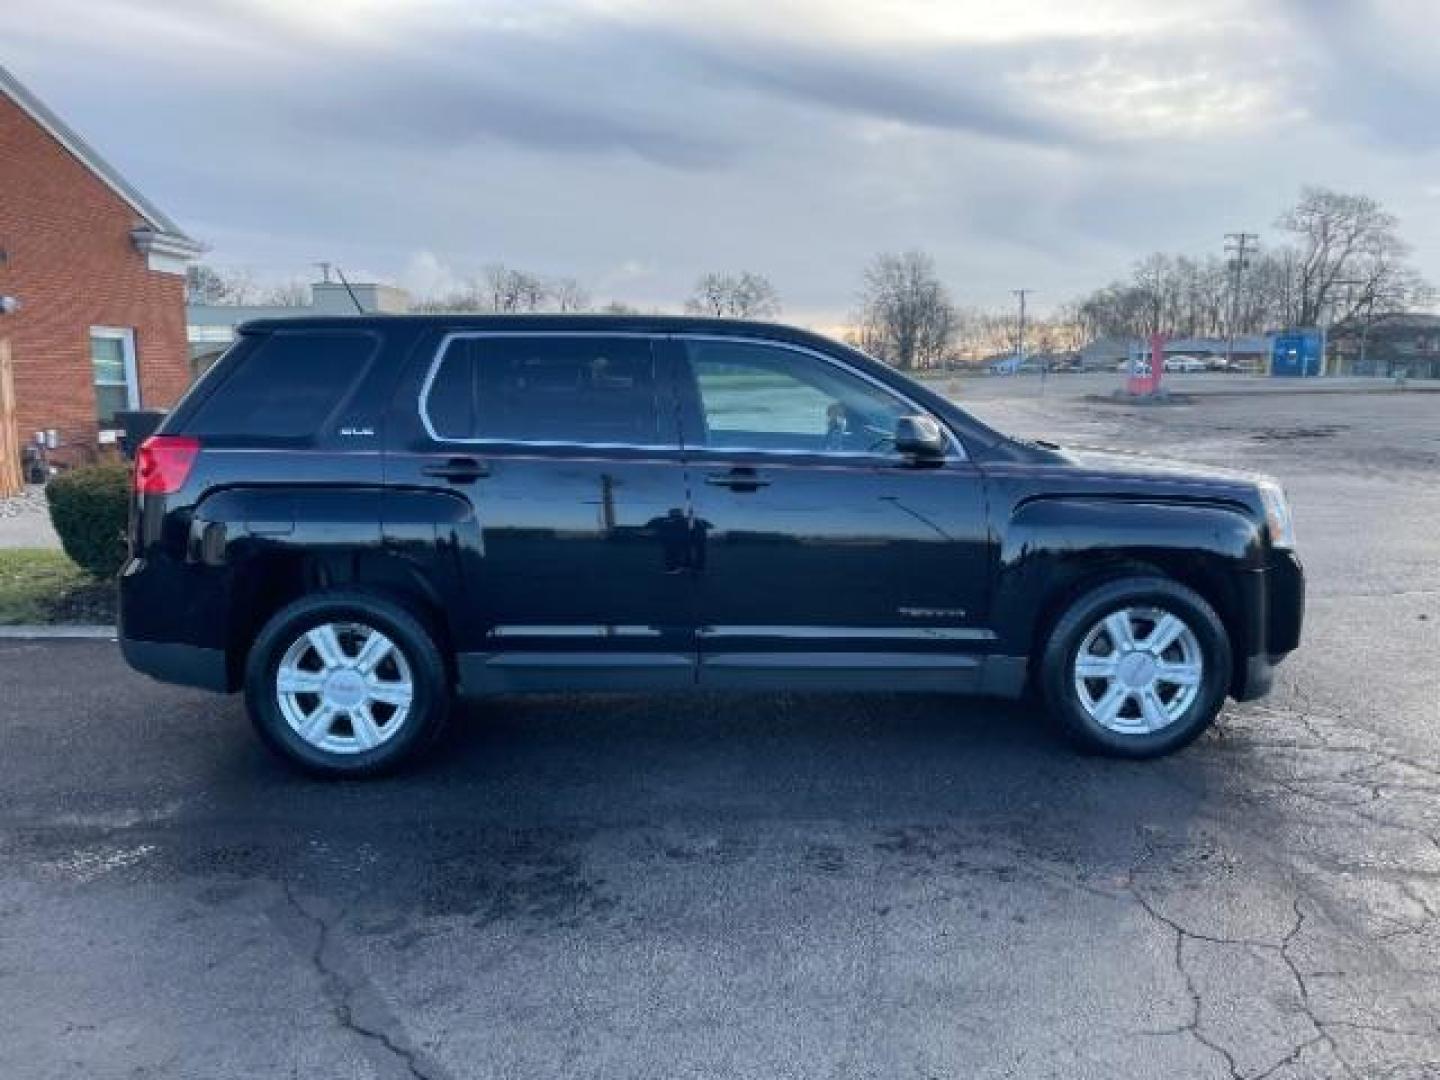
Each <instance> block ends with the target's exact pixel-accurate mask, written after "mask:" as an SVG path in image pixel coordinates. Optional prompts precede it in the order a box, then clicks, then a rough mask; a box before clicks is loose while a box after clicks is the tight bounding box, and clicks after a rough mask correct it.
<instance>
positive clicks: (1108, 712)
mask: <svg viewBox="0 0 1440 1080" xmlns="http://www.w3.org/2000/svg"><path fill="white" fill-rule="evenodd" d="M1074 669H1075V670H1074V677H1075V693H1076V695H1077V696H1078V697H1079V699H1080V705H1081V707H1082V708H1083V709H1084V710H1085V711H1086V712H1087V713H1088V714H1089V715H1090V717H1091V719H1093V720H1094V721H1095V722H1096V723H1097V724H1099V725H1100V726H1101V727H1104V728H1107V729H1109V730H1110V731H1114V732H1117V733H1119V734H1121V735H1148V734H1150V733H1152V732H1156V731H1160V730H1161V729H1163V728H1167V727H1169V726H1170V725H1171V724H1173V723H1175V721H1177V720H1179V719H1180V717H1181V716H1183V715H1184V714H1185V710H1186V709H1188V708H1189V707H1190V705H1191V703H1192V702H1193V701H1194V700H1195V698H1196V696H1197V695H1198V694H1199V693H1200V684H1201V681H1202V679H1203V677H1204V674H1205V660H1204V656H1203V655H1202V654H1201V652H1200V642H1199V641H1198V640H1197V639H1196V637H1195V632H1194V631H1193V630H1191V629H1190V627H1189V626H1187V625H1186V623H1185V621H1184V620H1183V619H1181V618H1180V617H1179V616H1178V615H1173V614H1171V613H1170V612H1168V611H1161V610H1160V609H1159V608H1151V607H1128V608H1121V609H1120V610H1119V611H1115V612H1111V613H1110V614H1109V615H1106V616H1105V618H1103V619H1101V620H1100V621H1099V622H1097V623H1096V624H1095V625H1094V626H1093V627H1091V628H1090V631H1089V633H1087V634H1086V635H1085V637H1084V639H1083V640H1082V641H1081V642H1080V648H1079V650H1078V651H1077V652H1076V653H1075V662H1074Z"/></svg>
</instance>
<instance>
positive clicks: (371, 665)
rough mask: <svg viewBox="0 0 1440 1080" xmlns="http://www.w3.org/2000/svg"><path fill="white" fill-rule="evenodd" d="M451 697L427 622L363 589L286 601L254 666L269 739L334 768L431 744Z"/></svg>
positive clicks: (365, 765)
mask: <svg viewBox="0 0 1440 1080" xmlns="http://www.w3.org/2000/svg"><path fill="white" fill-rule="evenodd" d="M449 696H450V695H449V686H448V682H447V679H446V674H445V665H444V662H443V660H442V658H441V656H440V652H439V650H438V649H437V648H436V645H435V642H434V640H433V638H432V636H431V634H430V633H429V632H428V631H427V630H426V628H425V627H424V625H423V624H422V623H421V622H420V621H419V620H418V619H416V618H415V617H414V616H413V615H412V614H411V613H410V612H409V611H407V610H406V609H405V608H403V607H401V606H400V605H398V604H396V603H393V602H392V601H390V600H388V599H385V598H383V597H379V596H371V595H368V594H364V593H350V592H338V591H337V592H327V593H318V594H314V595H311V596H306V597H302V598H301V599H299V600H296V601H294V602H293V603H291V604H289V605H287V606H286V607H284V608H282V609H281V610H280V611H278V612H277V613H276V614H275V615H274V616H273V617H272V618H271V619H270V620H269V621H268V622H267V623H266V624H265V626H264V627H263V628H262V629H261V631H260V633H259V635H258V636H257V637H256V639H255V643H254V645H253V647H252V648H251V651H250V656H249V660H248V663H247V667H246V677H245V699H246V705H247V708H248V710H249V712H250V718H251V720H252V721H253V722H254V724H255V727H256V730H257V731H258V732H259V734H260V736H261V738H262V739H263V740H264V742H265V744H266V745H267V746H269V747H270V748H271V749H272V750H274V751H276V752H277V753H278V754H279V755H280V756H281V757H283V758H284V759H286V760H287V761H288V762H290V763H291V764H293V765H297V766H299V767H300V768H302V769H305V770H307V771H309V772H312V773H317V774H321V775H326V776H370V775H374V774H377V773H382V772H386V771H389V770H391V769H393V768H395V767H396V766H398V765H399V764H401V762H403V761H404V760H406V759H408V758H410V757H411V756H413V755H414V754H416V753H417V752H419V751H420V750H423V749H424V748H425V747H426V746H428V745H429V744H430V743H431V742H433V740H434V739H435V737H436V736H437V735H438V734H439V732H440V729H441V728H442V727H443V725H444V722H445V716H446V713H447V711H448V707H449Z"/></svg>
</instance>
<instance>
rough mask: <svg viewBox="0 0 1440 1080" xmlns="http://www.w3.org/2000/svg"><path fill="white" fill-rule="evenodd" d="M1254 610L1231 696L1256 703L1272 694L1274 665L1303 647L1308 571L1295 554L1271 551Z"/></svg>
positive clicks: (1253, 605)
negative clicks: (1301, 637) (1301, 643)
mask: <svg viewBox="0 0 1440 1080" xmlns="http://www.w3.org/2000/svg"><path fill="white" fill-rule="evenodd" d="M1257 576H1258V577H1259V578H1260V579H1261V580H1262V581H1263V586H1262V587H1261V588H1260V589H1258V590H1257V595H1256V596H1255V597H1254V599H1253V601H1252V604H1251V607H1252V612H1251V619H1250V631H1251V632H1250V634H1249V635H1248V637H1249V641H1248V652H1247V655H1245V656H1244V657H1243V659H1242V660H1241V662H1239V663H1237V664H1236V665H1235V668H1236V670H1235V684H1234V686H1232V687H1231V691H1230V695H1231V697H1233V698H1234V699H1235V700H1236V701H1253V700H1255V699H1256V698H1259V697H1264V696H1265V695H1266V694H1268V693H1269V692H1270V688H1271V687H1272V686H1273V685H1274V682H1275V665H1276V664H1278V663H1280V662H1281V661H1282V660H1284V659H1285V657H1287V656H1289V655H1290V653H1292V652H1294V651H1295V649H1296V648H1297V647H1298V646H1299V644H1300V632H1301V628H1302V626H1303V625H1304V622H1305V569H1304V567H1303V566H1301V565H1300V559H1299V557H1298V556H1297V555H1296V554H1295V553H1294V552H1293V551H1272V552H1271V553H1270V559H1269V563H1268V565H1267V567H1266V569H1265V572H1264V573H1263V574H1259V575H1257Z"/></svg>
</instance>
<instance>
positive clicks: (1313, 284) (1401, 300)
mask: <svg viewBox="0 0 1440 1080" xmlns="http://www.w3.org/2000/svg"><path fill="white" fill-rule="evenodd" d="M1275 224H1276V225H1277V226H1278V227H1279V228H1282V229H1284V230H1285V231H1286V232H1288V233H1290V234H1291V235H1292V236H1294V237H1295V239H1296V242H1295V260H1294V280H1293V282H1292V291H1291V297H1290V307H1291V309H1292V310H1291V314H1292V315H1293V319H1292V320H1291V321H1293V323H1294V324H1295V325H1298V326H1314V325H1317V324H1318V323H1319V322H1320V321H1321V320H1322V318H1323V316H1324V315H1325V313H1326V312H1327V311H1329V312H1331V314H1332V315H1338V316H1339V317H1340V318H1345V317H1348V316H1349V315H1351V314H1354V313H1355V312H1356V311H1358V310H1360V309H1361V308H1364V307H1375V306H1380V307H1400V306H1404V305H1405V304H1406V303H1408V301H1409V298H1410V295H1411V293H1412V292H1414V290H1415V288H1416V287H1417V285H1418V284H1419V281H1418V278H1417V276H1416V275H1415V273H1414V271H1412V270H1411V269H1410V268H1409V267H1408V266H1406V265H1405V262H1404V259H1405V256H1406V255H1407V254H1408V253H1409V246H1408V245H1407V244H1406V243H1405V242H1404V241H1403V240H1401V239H1400V235H1399V231H1398V230H1399V219H1398V218H1396V217H1395V215H1394V214H1391V213H1389V212H1388V211H1386V210H1385V209H1383V208H1382V207H1381V206H1380V204H1379V203H1378V202H1376V201H1375V200H1374V199H1372V198H1370V197H1369V196H1368V195H1346V194H1344V193H1342V192H1338V191H1331V190H1329V189H1328V188H1321V187H1307V188H1305V189H1304V190H1303V191H1302V192H1301V195H1300V201H1299V202H1298V203H1296V204H1295V205H1294V206H1293V207H1291V208H1290V209H1289V210H1287V211H1286V212H1285V213H1284V214H1282V215H1280V218H1279V220H1277V221H1276V223H1275ZM1344 282H1353V283H1356V284H1354V285H1352V286H1350V287H1349V289H1346V288H1345V286H1343V285H1342V283H1344ZM1342 292H1346V293H1348V297H1349V299H1348V307H1347V308H1346V309H1343V310H1341V309H1338V307H1337V306H1338V305H1340V304H1346V303H1347V300H1346V297H1345V296H1342V295H1341V294H1342Z"/></svg>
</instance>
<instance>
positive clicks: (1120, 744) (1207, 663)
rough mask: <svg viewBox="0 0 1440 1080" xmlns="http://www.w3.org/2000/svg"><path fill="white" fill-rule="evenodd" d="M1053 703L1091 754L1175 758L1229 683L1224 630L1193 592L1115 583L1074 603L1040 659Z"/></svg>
mask: <svg viewBox="0 0 1440 1080" xmlns="http://www.w3.org/2000/svg"><path fill="white" fill-rule="evenodd" d="M1041 663H1042V670H1041V682H1042V685H1043V688H1044V694H1045V699H1046V703H1047V705H1048V706H1049V708H1050V711H1051V713H1052V715H1053V716H1054V718H1055V719H1056V720H1057V721H1058V722H1059V724H1060V726H1061V728H1062V729H1063V730H1064V731H1065V732H1066V734H1068V735H1069V736H1070V737H1071V738H1072V739H1074V740H1075V741H1076V742H1078V743H1079V744H1080V745H1081V746H1083V747H1085V748H1086V749H1089V750H1093V751H1097V752H1100V753H1105V754H1111V755H1114V756H1117V757H1131V758H1149V757H1158V756H1160V755H1162V754H1168V753H1170V752H1171V751H1173V750H1177V749H1179V748H1180V747H1182V746H1185V745H1186V744H1188V743H1190V742H1191V741H1193V740H1194V739H1195V738H1197V737H1198V736H1199V735H1200V734H1201V733H1202V732H1203V731H1204V730H1205V729H1206V728H1208V727H1209V726H1210V724H1211V723H1212V722H1213V721H1214V720H1215V717H1216V715H1217V714H1218V713H1219V711H1220V707H1221V706H1222V705H1223V704H1224V702H1225V694H1226V690H1227V688H1228V686H1229V683H1230V672H1231V653H1230V642H1229V638H1228V636H1227V635H1226V632H1225V626H1224V624H1223V623H1222V622H1221V621H1220V618H1219V616H1218V615H1216V613H1215V610H1214V609H1213V608H1212V607H1211V606H1210V605H1209V604H1208V603H1206V601H1205V599H1204V598H1203V597H1201V596H1200V595H1199V594H1198V593H1196V592H1195V591H1194V590H1192V589H1189V588H1187V587H1185V586H1184V585H1181V584H1180V583H1179V582H1176V581H1173V580H1171V579H1169V578H1164V577H1158V576H1155V577H1150V576H1135V577H1126V578H1121V579H1118V580H1112V581H1109V582H1106V583H1105V584H1103V585H1100V586H1098V587H1096V588H1094V589H1092V590H1091V591H1089V592H1087V593H1086V594H1085V595H1083V596H1081V597H1080V598H1079V599H1078V600H1076V601H1075V602H1074V603H1073V604H1072V605H1071V606H1070V607H1069V608H1068V609H1067V610H1066V611H1065V613H1064V614H1063V615H1061V617H1060V619H1059V621H1058V622H1057V623H1056V624H1055V627H1054V629H1053V631H1052V632H1051V634H1050V637H1049V640H1048V641H1047V643H1046V646H1045V650H1044V655H1043V657H1042V659H1041Z"/></svg>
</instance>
